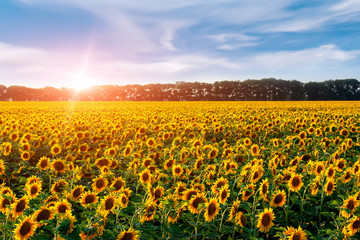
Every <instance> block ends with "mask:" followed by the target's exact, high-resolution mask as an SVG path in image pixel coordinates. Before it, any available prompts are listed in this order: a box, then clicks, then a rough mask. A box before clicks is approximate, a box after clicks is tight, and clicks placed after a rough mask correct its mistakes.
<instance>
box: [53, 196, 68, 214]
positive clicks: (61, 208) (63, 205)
mask: <svg viewBox="0 0 360 240" xmlns="http://www.w3.org/2000/svg"><path fill="white" fill-rule="evenodd" d="M68 211H71V204H70V203H69V202H68V201H67V200H66V199H65V200H62V201H59V202H57V203H56V204H55V212H56V213H60V214H62V213H66V212H68Z"/></svg>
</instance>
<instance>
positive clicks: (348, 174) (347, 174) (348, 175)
mask: <svg viewBox="0 0 360 240" xmlns="http://www.w3.org/2000/svg"><path fill="white" fill-rule="evenodd" d="M350 177H351V175H350V173H349V172H347V173H346V175H345V179H346V180H348V179H349V178H350Z"/></svg>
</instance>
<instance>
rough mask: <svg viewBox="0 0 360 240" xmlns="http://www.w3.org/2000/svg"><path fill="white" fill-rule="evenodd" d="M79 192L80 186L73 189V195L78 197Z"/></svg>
mask: <svg viewBox="0 0 360 240" xmlns="http://www.w3.org/2000/svg"><path fill="white" fill-rule="evenodd" d="M80 194H81V189H80V188H76V189H75V190H74V191H73V197H78V196H80Z"/></svg>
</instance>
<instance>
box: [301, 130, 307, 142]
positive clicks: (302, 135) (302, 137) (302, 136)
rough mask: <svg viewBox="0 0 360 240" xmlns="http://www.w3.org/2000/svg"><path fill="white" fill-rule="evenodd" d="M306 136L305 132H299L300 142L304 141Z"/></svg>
mask: <svg viewBox="0 0 360 240" xmlns="http://www.w3.org/2000/svg"><path fill="white" fill-rule="evenodd" d="M306 136H307V134H306V132H305V131H301V132H300V133H299V138H300V139H301V140H304V139H305V138H306Z"/></svg>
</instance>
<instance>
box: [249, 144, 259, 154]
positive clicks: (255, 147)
mask: <svg viewBox="0 0 360 240" xmlns="http://www.w3.org/2000/svg"><path fill="white" fill-rule="evenodd" d="M250 152H251V155H252V156H258V155H259V154H260V149H259V146H258V145H257V144H254V145H252V146H251V149H250Z"/></svg>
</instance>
